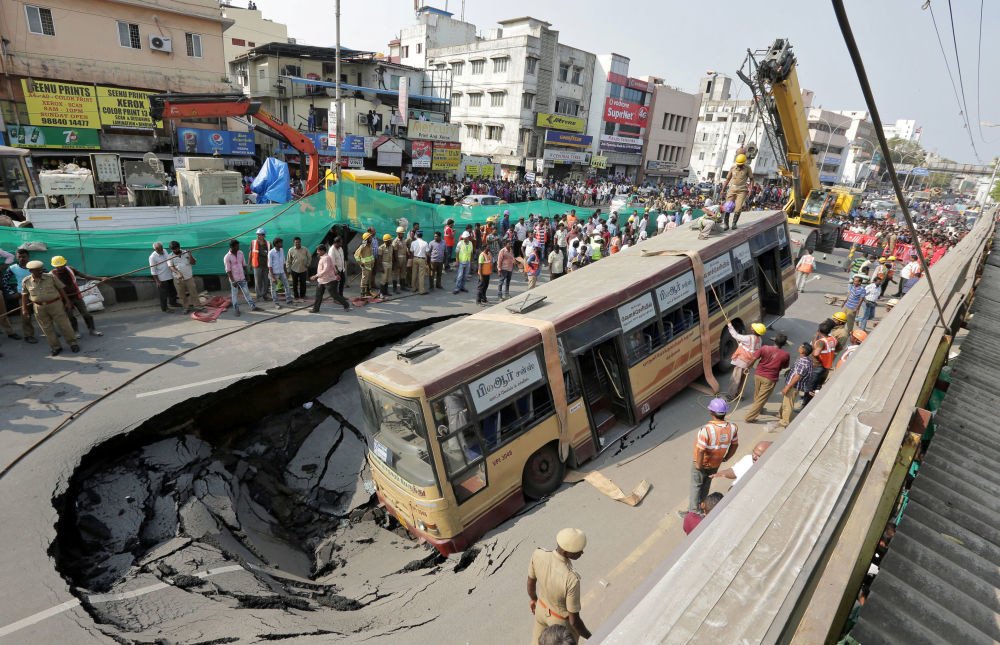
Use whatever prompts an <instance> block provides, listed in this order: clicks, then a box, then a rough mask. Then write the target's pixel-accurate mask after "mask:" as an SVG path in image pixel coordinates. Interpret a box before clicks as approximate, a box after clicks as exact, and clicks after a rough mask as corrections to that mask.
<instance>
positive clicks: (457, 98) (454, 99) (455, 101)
mask: <svg viewBox="0 0 1000 645" xmlns="http://www.w3.org/2000/svg"><path fill="white" fill-rule="evenodd" d="M451 105H452V107H459V106H461V105H462V94H461V93H460V92H455V93H453V94H452V95H451Z"/></svg>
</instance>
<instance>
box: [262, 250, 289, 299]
mask: <svg viewBox="0 0 1000 645" xmlns="http://www.w3.org/2000/svg"><path fill="white" fill-rule="evenodd" d="M284 246H285V244H284V241H282V239H281V238H280V237H276V238H274V239H273V240H271V250H270V251H268V252H267V271H268V277H269V278H270V279H271V302H273V303H274V308H275V309H281V303H280V302H278V282H281V285H282V286H283V287H284V288H285V304H286V305H290V304H292V286H291V285H290V284H288V274H286V273H285V248H284Z"/></svg>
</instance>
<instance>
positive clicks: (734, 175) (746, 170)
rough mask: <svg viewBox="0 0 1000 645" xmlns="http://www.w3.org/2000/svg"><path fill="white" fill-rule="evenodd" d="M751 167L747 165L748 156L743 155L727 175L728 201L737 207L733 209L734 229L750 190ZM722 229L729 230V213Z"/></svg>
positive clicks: (737, 158)
mask: <svg viewBox="0 0 1000 645" xmlns="http://www.w3.org/2000/svg"><path fill="white" fill-rule="evenodd" d="M750 179H751V177H750V166H748V165H747V156H746V155H745V154H743V153H740V154H738V155H736V165H735V166H733V167H732V168H730V169H729V174H728V175H726V201H729V200H733V202H735V204H736V207H735V208H733V228H734V229H735V228H736V223H737V222H739V221H740V214H741V213H743V202H745V201H746V198H747V191H749V190H750ZM722 229H723V230H724V231H728V230H729V213H726V214H725V217H724V218H723V220H722Z"/></svg>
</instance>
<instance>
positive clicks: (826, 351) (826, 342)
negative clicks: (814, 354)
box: [819, 336, 837, 369]
mask: <svg viewBox="0 0 1000 645" xmlns="http://www.w3.org/2000/svg"><path fill="white" fill-rule="evenodd" d="M820 341H822V342H823V349H821V350H820V352H819V362H820V363H821V364H822V365H823V367H825V368H826V369H832V368H833V357H834V355H835V354H836V353H837V339H836V338H834V337H833V336H827V337H825V338H821V339H820Z"/></svg>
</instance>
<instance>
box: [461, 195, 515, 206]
mask: <svg viewBox="0 0 1000 645" xmlns="http://www.w3.org/2000/svg"><path fill="white" fill-rule="evenodd" d="M506 203H507V202H505V201H504V200H502V199H500V198H499V197H497V196H496V195H468V196H466V197H463V198H462V201H460V202H459V204H461V205H462V206H499V205H501V204H506Z"/></svg>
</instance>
